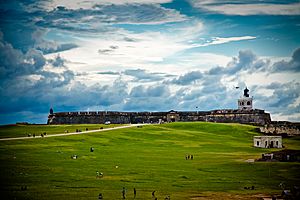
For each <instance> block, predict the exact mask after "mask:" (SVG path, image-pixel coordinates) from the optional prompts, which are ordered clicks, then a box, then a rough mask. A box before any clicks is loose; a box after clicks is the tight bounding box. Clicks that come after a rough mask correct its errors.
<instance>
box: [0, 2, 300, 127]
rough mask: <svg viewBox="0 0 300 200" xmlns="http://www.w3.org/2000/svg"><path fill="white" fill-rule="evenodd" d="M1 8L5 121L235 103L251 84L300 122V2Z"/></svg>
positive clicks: (278, 115)
mask: <svg viewBox="0 0 300 200" xmlns="http://www.w3.org/2000/svg"><path fill="white" fill-rule="evenodd" d="M0 15H1V16H0V48H1V50H0V90H1V93H0V95H1V98H0V124H8V123H15V122H20V121H28V122H32V123H45V122H46V121H47V115H48V112H49V109H50V107H53V109H54V111H56V112H64V111H92V110H119V111H168V110H171V109H174V110H196V107H197V109H199V110H213V109H221V108H226V109H230V108H231V109H235V108H237V99H238V98H239V96H240V95H242V89H243V88H244V87H245V86H247V87H248V88H249V89H250V95H252V96H253V97H254V107H255V108H258V109H264V110H266V111H267V112H270V113H271V114H272V119H273V120H290V121H300V76H299V75H300V37H299V35H300V2H299V1H296V0H291V1H288V0H248V1H245V0H225V1H218V0H201V1H200V0H174V1H172V0H101V1H99V0H73V1H67V0H45V1H41V0H40V1H36V0H28V1H25V0H23V1H21V0H4V1H1V2H0ZM236 86H239V87H240V89H235V87H236Z"/></svg>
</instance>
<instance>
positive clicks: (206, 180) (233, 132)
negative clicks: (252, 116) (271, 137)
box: [0, 123, 300, 200]
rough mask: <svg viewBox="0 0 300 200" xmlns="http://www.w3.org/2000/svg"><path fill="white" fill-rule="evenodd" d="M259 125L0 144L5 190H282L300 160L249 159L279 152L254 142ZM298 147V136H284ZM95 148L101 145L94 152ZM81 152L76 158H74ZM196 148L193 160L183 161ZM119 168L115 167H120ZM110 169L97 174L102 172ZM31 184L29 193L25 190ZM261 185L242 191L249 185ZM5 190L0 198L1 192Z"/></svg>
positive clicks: (293, 179)
mask: <svg viewBox="0 0 300 200" xmlns="http://www.w3.org/2000/svg"><path fill="white" fill-rule="evenodd" d="M253 129H254V127H252V126H245V125H236V124H214V123H172V124H165V125H153V126H152V125H151V126H144V127H143V128H130V129H121V130H114V131H109V132H102V133H91V134H85V135H76V136H67V137H57V138H39V139H32V140H26V141H5V142H4V141H2V142H1V143H0V161H1V166H0V173H1V190H2V193H3V195H6V196H8V197H11V198H13V197H22V199H97V196H98V194H99V192H102V193H103V195H104V198H105V199H121V190H122V187H126V188H127V196H128V199H132V196H133V195H132V193H133V187H135V188H137V193H138V194H137V198H136V199H151V192H152V191H153V190H155V191H156V195H157V196H158V199H163V197H164V196H165V195H167V194H170V195H171V199H172V200H173V199H189V198H190V197H192V196H197V195H200V196H201V195H203V194H206V195H207V194H212V193H216V192H226V193H232V194H241V195H243V194H247V193H274V192H275V193H276V192H279V191H280V188H278V184H279V183H280V182H282V181H284V182H285V184H286V185H288V186H289V185H293V184H296V183H297V182H299V180H300V177H299V173H298V171H299V169H300V164H299V163H246V162H245V160H246V159H249V158H258V157H259V156H260V155H261V153H263V152H268V151H273V150H274V149H273V150H269V149H258V148H253V147H251V146H252V137H253V136H254V135H257V133H255V132H254V131H253ZM284 144H285V146H286V147H288V148H292V149H300V141H299V139H297V138H296V139H285V140H284ZM91 146H93V147H94V148H95V151H94V152H93V153H91V152H89V148H90V147H91ZM72 154H77V155H78V159H77V160H72V159H70V156H71V155H72ZM186 154H193V155H194V160H185V155H186ZM116 165H118V166H119V167H118V168H116V167H115V166H116ZM97 170H99V171H100V172H103V173H104V177H103V178H102V179H96V177H95V176H96V171H97ZM22 185H27V187H28V190H27V191H21V190H20V188H21V186H22ZM252 185H254V186H255V187H256V190H254V191H249V190H244V189H243V187H244V186H252ZM3 195H2V196H3Z"/></svg>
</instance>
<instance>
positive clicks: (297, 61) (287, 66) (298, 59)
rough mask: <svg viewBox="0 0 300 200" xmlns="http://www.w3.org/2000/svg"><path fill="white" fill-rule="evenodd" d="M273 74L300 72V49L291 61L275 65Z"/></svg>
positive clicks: (272, 70)
mask: <svg viewBox="0 0 300 200" xmlns="http://www.w3.org/2000/svg"><path fill="white" fill-rule="evenodd" d="M270 71H271V72H273V73H276V72H277V73H279V72H284V71H290V72H300V48H298V49H296V50H295V51H294V53H293V55H292V58H291V59H290V61H284V60H282V61H280V62H276V63H274V65H273V66H272V67H271V70H270Z"/></svg>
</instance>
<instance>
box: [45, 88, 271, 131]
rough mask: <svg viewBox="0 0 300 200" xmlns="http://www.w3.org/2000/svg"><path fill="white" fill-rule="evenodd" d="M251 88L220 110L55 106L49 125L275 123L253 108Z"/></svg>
mask: <svg viewBox="0 0 300 200" xmlns="http://www.w3.org/2000/svg"><path fill="white" fill-rule="evenodd" d="M248 92H249V90H248V89H247V88H246V89H245V90H244V95H243V96H242V97H241V98H240V99H238V109H220V110H212V111H174V110H171V111H168V112H117V111H94V112H57V113H54V112H53V110H52V108H51V109H50V114H49V116H48V122H47V124H104V123H105V122H108V121H109V122H110V123H113V124H129V123H162V122H177V121H180V122H193V121H205V122H223V123H241V124H253V125H261V126H262V125H266V124H270V123H271V116H270V114H269V113H266V112H265V111H264V110H260V109H253V108H252V101H253V98H252V97H249V94H248Z"/></svg>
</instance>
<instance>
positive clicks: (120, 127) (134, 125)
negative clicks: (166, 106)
mask: <svg viewBox="0 0 300 200" xmlns="http://www.w3.org/2000/svg"><path fill="white" fill-rule="evenodd" d="M144 125H148V124H130V125H125V126H118V127H113V128H105V129H97V130H91V131H83V132H73V133H59V134H52V135H46V136H44V137H43V138H48V137H60V136H69V135H81V134H85V133H94V132H102V131H111V130H116V129H122V128H130V127H137V126H144ZM35 138H42V136H35V137H32V136H31V137H15V138H1V139H0V141H9V140H26V139H35Z"/></svg>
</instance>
